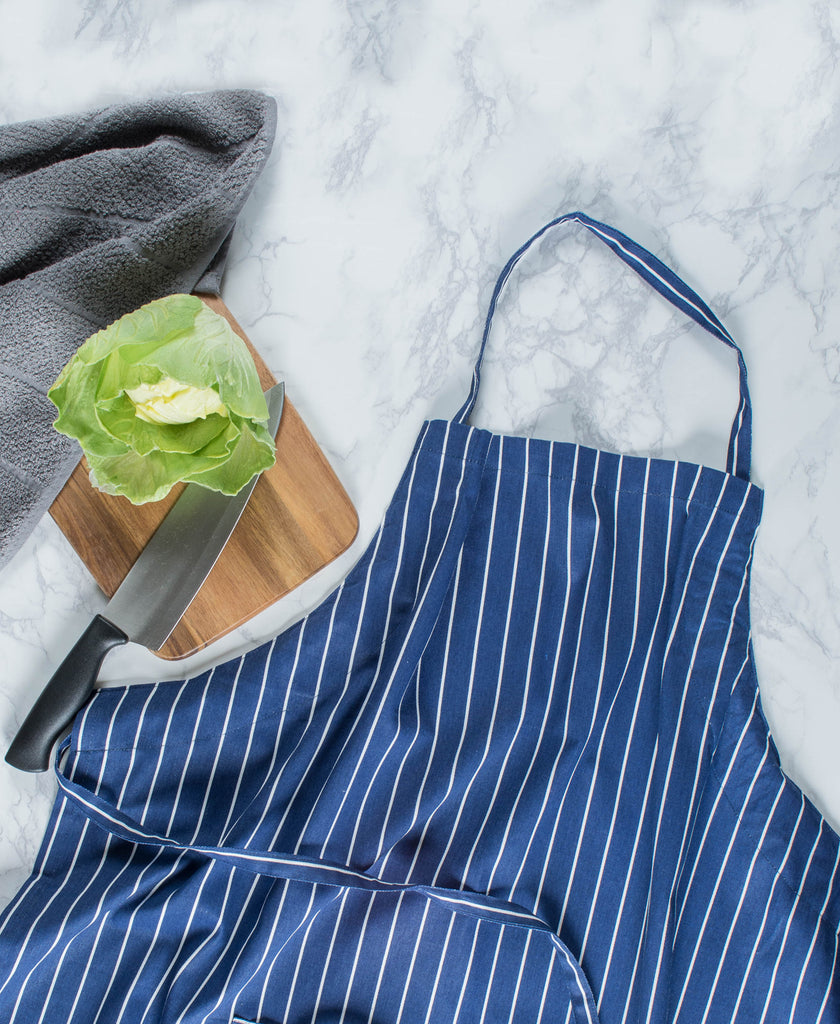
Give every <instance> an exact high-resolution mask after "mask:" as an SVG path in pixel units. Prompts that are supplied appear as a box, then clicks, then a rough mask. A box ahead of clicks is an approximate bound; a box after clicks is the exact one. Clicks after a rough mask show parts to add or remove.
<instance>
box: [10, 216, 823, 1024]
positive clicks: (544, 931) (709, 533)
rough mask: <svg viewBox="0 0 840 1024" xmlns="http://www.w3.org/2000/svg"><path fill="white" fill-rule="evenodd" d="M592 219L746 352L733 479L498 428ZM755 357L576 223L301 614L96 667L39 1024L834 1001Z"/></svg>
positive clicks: (684, 290)
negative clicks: (767, 511) (492, 409)
mask: <svg viewBox="0 0 840 1024" xmlns="http://www.w3.org/2000/svg"><path fill="white" fill-rule="evenodd" d="M561 223H577V224H579V225H582V226H583V227H585V228H586V229H588V230H590V231H592V232H593V233H595V234H596V235H597V236H598V237H600V238H601V239H602V240H604V241H605V242H606V244H608V245H609V247H610V248H611V249H612V251H614V252H615V253H616V254H617V255H619V256H620V257H621V258H622V259H624V260H625V262H627V263H628V265H629V266H631V267H632V268H633V269H634V270H636V271H637V272H639V273H640V274H641V276H642V277H643V278H644V279H645V280H646V281H648V283H650V284H651V285H652V286H653V287H654V288H656V289H657V290H658V291H659V292H660V293H661V294H663V295H664V296H665V297H666V298H668V299H669V300H670V301H673V302H674V303H675V305H677V307H678V308H679V309H681V310H682V311H683V312H685V313H686V314H687V315H689V316H690V317H692V318H693V319H694V320H695V321H697V322H698V323H699V324H701V325H702V326H703V327H704V328H705V329H706V330H708V331H709V332H710V333H711V334H712V335H713V336H714V337H716V338H717V339H718V340H720V341H722V342H723V343H724V344H726V345H727V346H729V347H731V348H732V349H733V350H734V351H735V353H736V356H737V363H738V368H739V374H740V399H739V407H738V410H737V412H736V415H735V421H734V425H733V429H732V432H731V435H730V443H729V454H728V463H727V471H726V472H721V471H719V470H716V469H712V468H709V467H701V466H697V465H693V464H690V463H683V462H672V461H667V460H662V459H646V458H641V457H637V456H621V455H618V454H614V453H611V452H605V451H596V450H593V449H590V448H586V447H582V446H579V445H574V444H569V443H563V442H555V441H547V440H539V439H530V438H522V437H510V436H503V435H498V434H494V433H492V432H489V431H486V430H480V429H476V428H474V427H472V426H471V425H470V424H469V415H470V412H471V410H472V406H473V403H474V401H475V397H476V394H477V390H478V386H479V383H480V366H481V358H482V356H483V353H484V350H485V345H486V342H487V338H488V334H489V331H490V325H491V322H492V317H493V312H494V309H495V304H496V300H497V298H498V295H499V294H500V292H501V289H502V288H503V287H504V283H505V281H506V280H507V279H508V277H509V275H510V273H511V272H512V271H513V269H514V268H515V266H516V264H517V263H518V262H519V260H520V259H521V258H522V257H523V256H524V255H525V253H526V252H527V251H528V249H529V248H530V246H531V245H533V244H534V243H535V242H536V241H537V240H538V239H539V238H540V237H542V235H543V234H544V233H545V232H546V231H547V230H548V229H549V228H553V227H555V226H556V225H559V224H561ZM750 430H751V420H750V408H749V393H748V389H747V379H746V368H745V366H744V362H743V359H742V357H741V354H740V352H739V351H738V350H737V347H736V346H735V343H734V342H733V341H732V339H731V337H730V336H729V335H728V333H727V332H726V330H725V328H724V327H723V326H722V325H721V324H720V322H719V321H718V320H717V318H716V317H715V316H714V314H713V313H712V312H711V310H710V309H709V308H708V307H707V306H706V305H705V303H703V302H702V300H701V299H700V298H699V297H698V296H696V295H695V293H694V292H693V291H691V289H689V288H688V287H687V286H686V285H685V284H684V283H683V282H681V281H680V280H679V278H677V277H676V275H674V274H673V272H672V271H670V270H669V269H668V268H666V267H665V266H664V265H663V264H662V263H661V262H660V261H658V260H657V259H656V258H655V257H653V256H652V255H651V254H650V253H647V252H646V251H645V250H644V249H642V248H641V247H640V246H638V245H636V243H633V242H632V241H631V240H630V239H628V238H626V236H624V235H622V234H621V233H620V232H617V231H615V229H612V228H609V227H607V226H606V225H603V224H600V223H599V222H597V221H593V220H591V218H588V217H586V216H585V215H584V214H581V213H575V214H570V215H567V216H566V217H562V218H558V219H557V220H555V221H552V222H551V224H549V225H547V226H546V227H545V228H543V229H541V231H540V232H538V233H537V234H536V235H535V236H534V237H533V238H532V239H530V240H529V242H527V243H526V244H525V245H524V246H523V247H522V248H521V249H520V250H518V252H517V253H515V254H514V256H513V257H512V258H511V260H510V261H509V263H508V265H507V266H506V267H505V269H504V270H503V272H502V274H501V276H500V278H499V282H498V284H497V287H496V291H495V292H494V294H493V298H492V300H491V306H490V311H489V313H488V317H487V324H486V328H485V334H484V338H483V339H482V343H481V349H480V353H479V360H478V364H477V366H476V372H475V374H474V377H473V386H472V389H471V393H470V396H469V397H468V399H467V401H466V403H465V405H464V406H463V407H462V409H461V410H460V411H459V413H458V414H457V415H456V417H455V418H454V419H453V420H452V421H445V420H435V421H431V422H428V423H426V424H424V426H423V428H422V430H421V433H420V436H419V438H418V441H417V444H416V446H415V448H414V450H413V452H412V454H411V457H410V459H409V462H408V465H407V467H406V469H405V472H404V474H403V476H402V479H401V480H400V483H399V485H398V487H397V490H396V493H395V495H394V498H393V500H392V502H391V503H390V505H389V507H388V509H387V511H386V513H385V516H384V518H383V520H382V523H381V526H380V528H379V530H378V532H377V533H376V535H375V536H374V538H373V539H372V541H371V542H370V545H369V546H368V549H367V551H366V552H365V554H364V555H363V556H362V558H361V559H360V561H359V562H358V563H357V564H356V566H355V567H354V568H353V569H352V570H351V571H350V573H349V574H348V576H347V577H346V578H345V579H344V581H343V582H342V583H341V585H340V586H339V587H338V588H337V589H336V590H335V591H334V592H333V593H332V594H330V595H329V596H328V597H327V598H326V599H325V600H324V601H323V602H322V603H321V604H320V605H319V606H318V607H317V608H316V609H315V610H314V611H313V612H311V613H310V614H309V615H307V616H306V617H305V618H304V619H302V620H301V621H300V622H298V623H297V624H296V625H294V626H292V627H291V628H290V629H288V630H286V631H285V632H284V633H282V634H281V635H279V636H278V637H276V638H274V639H273V640H271V641H269V642H268V643H265V644H263V645H261V646H260V647H258V648H256V649H255V650H253V651H250V652H248V653H247V654H245V655H243V656H242V657H240V658H236V659H233V660H231V661H229V662H226V663H224V664H220V665H217V666H215V667H214V668H212V669H211V670H209V671H207V672H204V673H202V674H200V675H198V676H196V677H193V678H191V679H187V680H184V681H182V682H177V683H158V684H148V685H147V684H142V685H132V686H126V687H121V688H109V689H105V690H101V691H99V692H98V693H97V694H96V695H95V696H94V697H93V698H92V699H91V701H90V702H89V703H88V705H87V706H86V708H85V709H84V710H83V712H82V713H81V714H80V715H79V716H78V718H77V720H76V722H75V723H74V727H73V731H72V734H71V736H70V737H69V739H68V740H67V741H66V742H65V744H64V745H63V746H62V748H61V749H60V751H59V753H58V755H57V761H56V771H57V774H58V780H59V787H60V788H59V794H58V797H57V800H56V804H55V807H54V810H53V814H52V818H51V820H50V823H49V826H48V829H47V833H46V836H45V839H44V843H43V846H42V848H41V851H40V853H39V856H38V860H37V862H36V865H35V868H34V870H33V874H32V876H31V878H30V880H29V881H28V882H27V883H26V884H25V885H24V886H23V887H22V889H21V891H20V893H19V894H18V895H17V897H16V898H15V900H14V901H13V902H12V904H11V905H10V906H9V908H8V909H7V911H6V912H5V914H4V916H3V919H2V922H0V950H2V954H3V955H2V961H0V962H2V964H3V967H2V969H0V970H2V974H0V1011H2V1017H3V1019H4V1020H8V1021H9V1022H17V1024H20V1022H26V1024H29V1022H30V1021H38V1022H44V1024H49V1022H56V1024H58V1022H68V1024H70V1022H81V1021H85V1022H87V1024H90V1022H93V1024H106V1022H108V1024H111V1022H132V1024H134V1022H149V1024H151V1022H167V1024H168V1022H190V1024H193V1022H195V1024H198V1022H222V1021H224V1022H228V1024H231V1022H240V1024H242V1022H245V1024H280V1022H281V1021H282V1022H298V1021H300V1022H303V1021H307V1022H309V1021H314V1022H321V1024H326V1022H335V1024H338V1022H344V1024H357V1022H372V1024H380V1022H381V1024H385V1022H388V1024H391V1022H398V1021H405V1022H408V1021H411V1022H415V1021H424V1022H429V1024H439V1022H447V1024H451V1022H459V1024H473V1022H475V1024H479V1022H493V1021H499V1022H507V1021H512V1022H518V1021H523V1022H524V1021H528V1022H530V1024H534V1022H540V1021H542V1022H555V1021H556V1022H560V1024H566V1022H569V1024H570V1022H585V1021H587V1022H593V1024H594V1022H597V1021H600V1022H603V1024H610V1022H614V1024H630V1022H633V1024H636V1022H644V1024H665V1022H669V1024H670V1022H677V1021H679V1022H684V1024H687V1022H692V1024H695V1022H706V1021H708V1022H719V1021H723V1020H725V1021H739V1022H762V1021H768V1022H770V1021H773V1022H775V1021H779V1020H793V1021H797V1022H799V1021H803V1022H810V1021H820V1020H822V1021H826V1022H828V1021H836V1020H838V1019H840V991H839V990H838V984H837V982H835V980H834V977H835V973H836V966H837V964H836V960H837V950H838V928H839V927H840V884H838V863H840V840H838V837H837V835H836V834H835V833H833V832H832V831H831V829H830V828H829V827H828V825H827V823H826V822H825V821H824V819H823V818H822V817H821V816H820V814H819V813H818V811H817V810H816V808H814V807H813V805H812V804H810V803H809V802H808V800H807V799H806V798H805V797H804V795H803V794H802V793H801V792H800V791H799V790H798V789H797V788H796V787H795V786H794V784H793V783H792V782H791V781H790V780H789V779H787V778H786V777H785V775H784V774H783V772H782V770H781V767H780V765H779V759H778V756H777V753H776V750H775V748H774V746H773V743H772V740H771V738H770V734H769V731H768V728H767V725H766V722H765V720H764V717H763V715H762V712H761V706H760V700H759V694H758V685H757V680H756V676H755V669H754V662H753V654H752V648H751V641H750V624H749V577H750V566H751V559H752V551H753V545H754V541H755V536H756V531H757V528H758V525H759V521H760V517H761V508H762V501H763V495H762V492H761V491H760V490H759V489H758V488H757V487H755V486H754V485H752V484H751V483H750V482H749V454H750Z"/></svg>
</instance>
